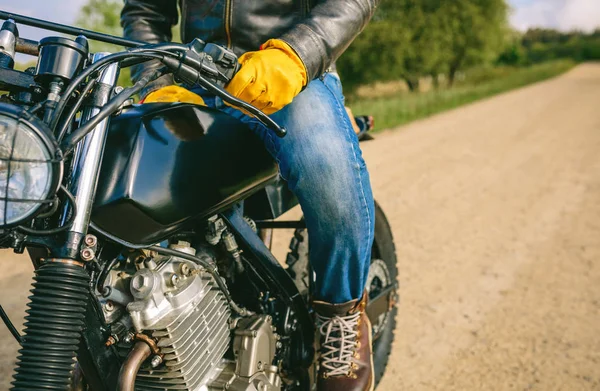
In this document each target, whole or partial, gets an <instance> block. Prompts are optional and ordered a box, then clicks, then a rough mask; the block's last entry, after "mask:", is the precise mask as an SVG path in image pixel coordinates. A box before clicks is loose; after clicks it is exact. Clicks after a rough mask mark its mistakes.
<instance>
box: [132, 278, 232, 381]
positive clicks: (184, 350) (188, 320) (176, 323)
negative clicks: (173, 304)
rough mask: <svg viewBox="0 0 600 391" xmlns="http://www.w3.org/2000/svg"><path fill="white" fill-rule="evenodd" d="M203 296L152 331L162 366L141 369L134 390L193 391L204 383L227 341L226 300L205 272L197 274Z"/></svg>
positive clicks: (227, 314)
mask: <svg viewBox="0 0 600 391" xmlns="http://www.w3.org/2000/svg"><path fill="white" fill-rule="evenodd" d="M197 278H199V279H200V281H201V282H202V285H203V288H202V291H203V293H202V294H201V295H200V296H199V299H198V300H197V301H195V302H194V304H193V306H191V307H189V309H187V310H184V311H181V313H180V314H179V315H178V316H177V317H176V318H174V319H173V320H172V321H169V322H168V323H166V324H164V323H163V324H162V327H160V328H157V329H155V330H152V337H153V338H155V339H156V340H157V341H158V343H157V345H158V347H159V348H160V351H161V353H163V354H164V357H163V360H164V361H163V364H162V365H161V366H160V367H159V368H157V369H152V368H150V367H149V366H147V367H143V368H142V369H141V370H140V371H139V373H138V375H137V378H136V391H163V390H164V391H167V390H196V389H198V387H199V386H201V385H202V384H204V383H205V382H206V381H207V376H209V375H210V374H211V373H212V372H211V371H214V369H215V368H216V366H218V365H219V363H220V362H221V359H222V357H223V356H224V355H225V353H226V352H227V349H228V348H229V342H230V338H231V335H230V330H229V317H230V315H231V313H230V310H229V306H228V303H227V300H226V298H225V296H224V294H223V293H222V292H221V290H220V289H219V288H218V287H217V286H216V284H215V282H214V280H213V277H212V276H210V275H209V274H208V273H206V274H204V273H202V274H199V275H198V276H197Z"/></svg>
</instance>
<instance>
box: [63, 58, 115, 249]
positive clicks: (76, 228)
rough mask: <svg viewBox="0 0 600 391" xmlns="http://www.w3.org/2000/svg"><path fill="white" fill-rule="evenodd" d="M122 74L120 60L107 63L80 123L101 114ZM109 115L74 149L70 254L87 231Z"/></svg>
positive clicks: (94, 60) (77, 246)
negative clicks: (74, 210)
mask: <svg viewBox="0 0 600 391" xmlns="http://www.w3.org/2000/svg"><path fill="white" fill-rule="evenodd" d="M109 54H110V53H96V54H95V55H94V58H93V62H96V61H99V60H100V59H102V58H103V57H106V56H108V55H109ZM118 76H119V66H118V64H111V65H108V66H107V67H106V68H104V70H103V71H102V72H101V73H100V79H99V80H98V83H97V84H96V87H95V91H97V92H96V93H95V95H94V99H93V103H92V105H91V106H88V107H86V108H85V109H84V111H83V114H82V117H81V124H84V123H86V122H87V121H88V120H89V119H90V118H92V117H93V116H95V115H96V114H98V112H99V111H100V109H101V107H102V106H104V105H105V104H106V103H107V102H108V100H109V99H110V94H111V92H112V90H113V87H114V86H115V84H116V82H117V78H118ZM109 121H110V119H109V118H106V119H104V120H103V121H102V122H100V123H99V124H98V125H96V127H95V128H94V130H92V131H91V132H90V133H89V134H88V135H87V136H85V138H84V139H83V141H82V142H80V143H79V145H78V146H77V148H76V149H75V155H74V158H73V162H74V164H73V167H74V170H73V176H72V180H71V186H70V190H71V192H72V193H73V194H74V195H75V199H76V205H77V215H76V216H75V218H74V220H73V225H72V226H71V228H70V232H69V239H68V243H67V253H68V254H65V255H69V257H70V258H72V257H77V254H78V252H79V245H80V242H81V238H82V237H83V236H84V235H85V234H86V233H87V228H88V225H89V223H90V215H91V213H92V205H93V203H94V195H95V193H96V186H97V184H98V174H99V172H100V166H101V164H102V155H103V153H104V144H105V142H106V134H107V131H108V125H109Z"/></svg>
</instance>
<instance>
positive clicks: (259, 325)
mask: <svg viewBox="0 0 600 391" xmlns="http://www.w3.org/2000/svg"><path fill="white" fill-rule="evenodd" d="M171 248H173V249H176V250H178V251H183V252H186V253H188V254H191V255H196V256H199V255H198V254H196V250H195V249H194V248H192V247H190V246H189V244H188V243H186V242H179V244H176V245H172V246H171ZM144 264H145V266H144V267H142V268H139V269H138V270H137V271H136V272H135V274H133V276H127V277H125V276H126V275H124V274H123V273H117V274H118V275H120V276H121V277H117V278H114V277H113V278H111V279H110V281H109V284H108V286H110V287H111V291H112V293H111V296H113V297H115V298H116V297H117V294H116V292H118V290H119V287H121V290H122V287H123V286H124V285H127V284H124V281H123V280H126V281H128V284H129V288H130V293H131V295H133V300H130V301H129V302H128V303H122V304H124V307H125V308H126V311H122V313H123V314H124V315H123V316H120V317H119V319H118V322H117V320H116V318H117V316H116V315H115V314H116V313H117V311H115V309H114V308H113V309H112V310H111V311H110V312H109V313H107V311H106V306H104V307H103V308H105V310H104V312H105V318H106V319H107V321H108V322H109V323H111V321H112V322H117V323H119V324H121V325H123V324H126V325H130V326H131V327H132V329H133V330H134V334H136V335H140V334H141V333H144V334H145V335H147V336H149V337H151V339H153V340H154V341H156V346H157V347H158V349H159V350H160V356H155V359H153V360H152V362H151V365H150V364H146V365H145V366H142V368H141V369H140V371H139V372H138V375H137V378H136V383H135V389H136V390H139V391H157V390H165V391H166V390H188V391H204V390H206V391H208V390H211V391H216V390H228V391H231V390H233V391H251V390H252V391H256V390H259V391H277V390H280V388H281V379H280V377H279V375H278V368H277V366H274V365H272V363H273V360H274V357H275V351H276V346H277V335H276V333H275V331H274V328H273V327H272V325H271V317H270V316H268V315H252V316H249V317H244V318H235V317H232V313H231V311H230V308H229V305H228V302H227V299H226V297H225V295H224V294H223V292H222V291H221V290H220V289H219V288H218V287H217V284H216V283H215V281H214V277H213V276H212V275H211V274H210V273H208V272H207V271H205V270H203V269H202V268H200V267H198V266H197V265H196V264H195V263H193V262H190V261H188V260H185V259H181V258H176V257H169V258H166V259H156V260H154V259H146V261H145V262H144ZM124 277H125V278H124ZM124 296H128V295H119V297H120V298H122V297H124ZM128 297H131V296H128ZM109 299H110V298H109ZM121 301H122V300H121ZM230 346H231V347H233V349H232V351H233V354H232V353H231V350H229V348H230ZM228 351H229V352H228ZM158 357H161V358H162V360H161V359H158V360H156V358H158ZM149 361H150V360H149Z"/></svg>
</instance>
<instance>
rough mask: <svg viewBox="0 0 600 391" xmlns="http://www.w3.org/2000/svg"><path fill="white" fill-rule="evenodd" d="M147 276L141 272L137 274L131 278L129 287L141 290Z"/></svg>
mask: <svg viewBox="0 0 600 391" xmlns="http://www.w3.org/2000/svg"><path fill="white" fill-rule="evenodd" d="M147 283H148V278H147V277H146V276H145V275H143V274H138V275H137V276H135V277H133V278H132V279H131V289H132V290H133V291H135V292H141V291H143V290H144V288H145V287H146V284H147Z"/></svg>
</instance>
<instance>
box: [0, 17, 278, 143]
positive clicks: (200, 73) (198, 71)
mask: <svg viewBox="0 0 600 391" xmlns="http://www.w3.org/2000/svg"><path fill="white" fill-rule="evenodd" d="M0 19H6V20H8V19H12V20H14V21H15V22H17V23H21V24H24V25H28V26H32V27H37V28H41V29H46V30H51V31H56V32H59V33H64V34H70V35H75V36H79V35H83V36H85V37H86V38H89V39H93V40H96V41H101V42H105V43H110V44H114V45H120V46H125V47H128V48H130V49H129V51H131V52H138V53H139V52H142V51H144V50H148V51H154V52H155V53H156V52H160V51H163V52H164V51H174V52H180V54H182V55H181V56H180V57H179V59H178V62H177V66H176V67H173V57H167V56H165V57H164V61H163V63H165V65H167V66H168V67H169V68H170V69H171V71H173V73H174V74H175V75H176V76H177V75H178V74H182V73H185V74H186V76H188V78H187V80H186V79H184V80H185V81H188V82H189V81H193V82H195V83H197V84H199V85H200V86H202V87H204V88H205V89H206V90H208V91H209V92H211V93H213V94H215V95H216V96H219V97H220V98H221V99H223V101H225V102H227V103H229V104H230V105H232V106H235V107H238V108H241V109H243V110H245V111H246V112H247V113H250V114H251V115H253V116H254V117H255V118H256V119H258V120H259V121H260V122H261V123H262V124H263V125H265V126H266V127H268V128H269V129H271V130H272V131H273V132H275V134H276V135H277V136H279V137H284V136H285V135H286V133H287V132H286V130H285V129H284V128H282V127H280V126H279V125H278V124H277V123H276V122H275V121H273V120H272V119H271V118H270V117H269V116H268V115H266V114H265V113H263V112H262V111H261V110H259V109H257V108H256V107H254V106H252V105H251V104H249V103H246V102H244V101H242V100H240V99H238V98H236V97H234V96H232V95H230V94H229V93H228V92H227V91H226V90H225V89H224V88H222V87H221V86H220V85H219V84H220V82H222V81H225V82H228V81H229V80H231V78H232V77H233V75H234V74H235V72H236V71H237V70H238V68H239V65H238V64H237V57H236V56H235V55H234V54H233V53H229V52H228V51H226V50H223V51H221V50H220V49H219V48H217V47H216V45H210V44H208V45H206V44H204V42H202V41H200V40H194V41H193V42H192V43H190V44H189V45H182V44H172V43H171V44H168V43H166V44H153V45H150V44H147V43H146V42H140V41H135V40H131V39H127V38H122V37H116V36H112V35H108V34H103V33H98V32H95V31H91V30H86V29H80V28H76V27H73V26H68V25H63V24H59V23H54V22H49V21H45V20H41V19H36V18H31V17H28V16H24V15H19V14H14V13H10V12H6V11H2V10H0ZM205 47H206V49H205ZM209 47H210V49H209ZM186 48H187V52H186V51H185V50H186ZM199 50H205V51H206V52H207V53H205V54H208V55H209V56H215V55H217V56H220V59H221V61H223V62H224V63H226V64H227V67H225V68H214V67H211V66H209V65H207V64H206V63H205V62H204V61H202V58H199V57H198V53H199ZM15 52H17V53H23V54H28V55H32V56H38V55H39V53H40V51H39V42H37V41H33V40H30V39H25V38H20V37H16V42H15ZM188 54H191V55H192V56H188ZM169 60H170V64H169ZM209 60H211V61H210V62H212V58H210V59H209ZM215 60H216V59H215ZM232 61H233V62H234V63H232ZM222 69H226V74H224V73H223V72H221V70H222ZM190 76H191V80H190ZM214 80H218V81H217V82H216V83H215V82H214Z"/></svg>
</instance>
